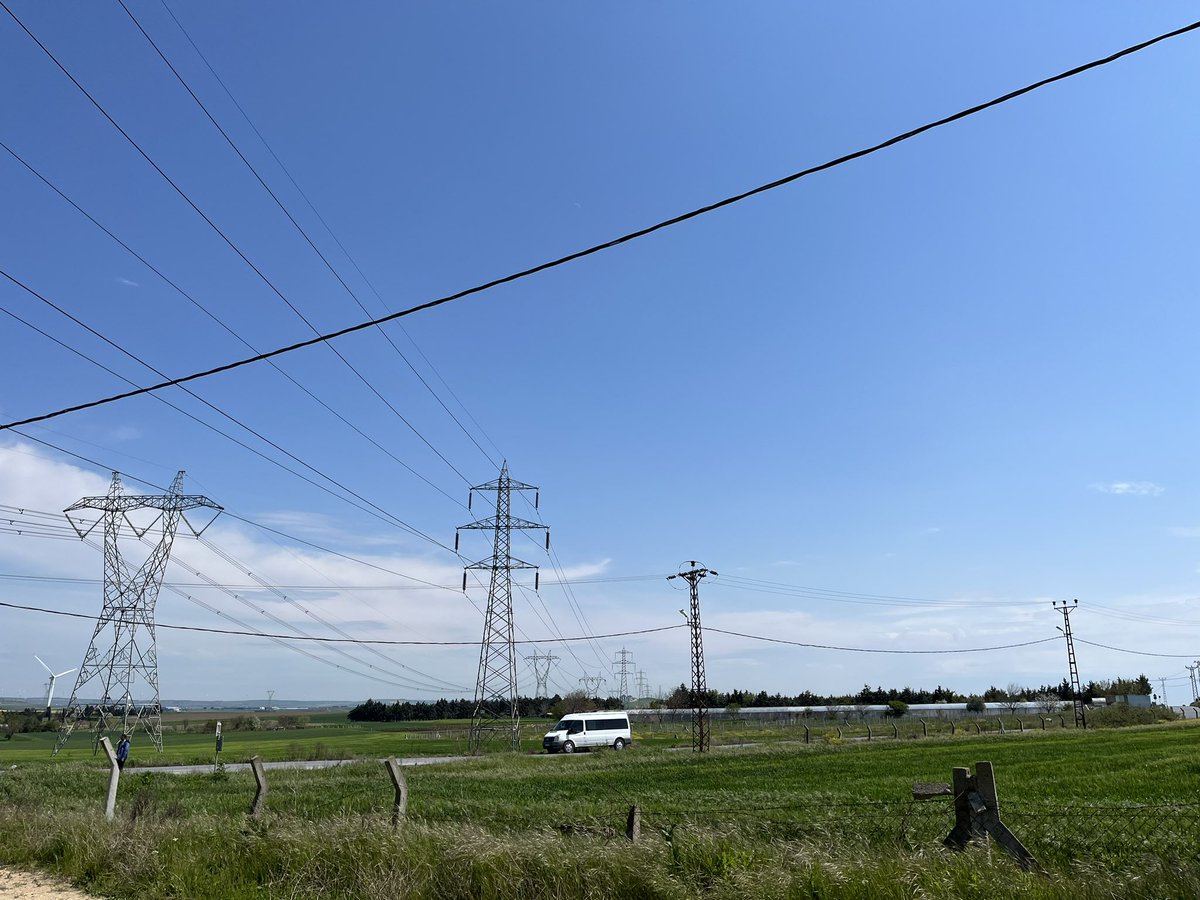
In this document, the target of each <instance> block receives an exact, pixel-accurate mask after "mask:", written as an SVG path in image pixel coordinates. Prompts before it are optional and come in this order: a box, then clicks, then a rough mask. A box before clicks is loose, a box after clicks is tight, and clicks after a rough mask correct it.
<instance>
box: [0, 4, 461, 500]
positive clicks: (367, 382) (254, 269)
mask: <svg viewBox="0 0 1200 900" xmlns="http://www.w3.org/2000/svg"><path fill="white" fill-rule="evenodd" d="M0 7H2V8H3V9H4V11H5V12H6V13H8V15H9V17H10V18H11V19H12V20H13V21H14V22H16V23H17V25H18V26H19V27H20V29H21V30H22V31H24V32H25V34H26V35H28V36H29V38H30V40H32V41H33V42H34V43H35V44H37V46H38V48H39V49H41V51H42V52H43V53H44V54H45V55H46V57H47V58H48V59H49V60H50V61H51V62H52V63H54V65H55V66H57V67H58V69H59V70H60V71H61V72H62V73H63V74H64V75H66V76H67V78H68V79H69V80H70V82H71V83H72V84H73V85H75V87H76V88H78V89H79V91H80V93H82V94H83V95H84V97H86V98H87V99H88V101H89V102H90V103H91V104H92V106H93V107H95V108H96V110H97V112H99V113H100V114H101V115H102V116H103V117H104V118H105V119H106V120H107V121H108V123H109V124H110V125H112V126H113V128H115V129H116V130H117V131H118V132H119V133H120V135H121V137H123V138H125V140H126V141H127V142H128V143H129V145H130V146H132V147H133V149H134V150H136V151H137V152H138V155H140V156H141V157H142V159H144V160H145V161H146V162H147V163H149V164H150V167H151V168H153V169H154V171H155V172H157V173H158V174H159V175H160V176H162V178H163V180H164V181H166V183H167V184H168V185H170V186H171V188H172V190H174V191H175V193H176V194H178V195H179V196H180V198H182V199H183V201H184V202H185V203H187V205H188V206H190V207H191V208H192V210H193V211H194V212H195V213H196V214H197V215H198V216H200V218H201V219H203V220H204V222H205V224H206V225H208V226H209V228H211V229H212V230H213V231H214V232H215V233H216V234H217V236H218V237H220V238H221V240H222V241H224V242H225V244H226V245H227V246H228V247H229V249H230V250H232V251H233V252H234V253H236V254H237V256H238V258H239V259H241V260H242V262H244V263H245V264H246V265H247V266H248V267H249V268H250V270H251V271H252V272H254V274H255V275H257V276H258V278H259V280H260V281H262V282H263V284H265V285H266V286H267V287H268V288H270V289H271V292H272V293H274V294H275V295H276V296H277V297H278V298H279V299H280V300H282V301H283V303H284V305H286V306H287V307H288V309H290V310H291V311H292V312H293V313H294V314H295V315H296V316H297V317H298V318H299V319H300V321H302V322H303V323H304V324H305V325H306V326H307V327H308V329H309V330H310V331H311V332H312V333H313V334H314V335H319V334H320V332H319V331H318V330H317V328H316V326H315V325H313V324H312V322H311V321H309V319H308V318H307V317H306V316H305V315H304V313H302V312H301V311H300V309H299V308H298V307H297V306H296V305H295V304H294V303H292V301H291V300H289V299H288V298H287V296H286V295H285V294H284V293H283V292H282V291H281V290H280V289H279V288H278V287H277V286H276V285H275V283H274V282H273V281H271V279H270V278H268V277H267V275H266V273H265V272H263V271H262V269H260V268H259V267H258V266H257V265H255V264H254V262H253V261H252V260H251V259H250V257H249V256H247V255H246V253H245V252H244V251H243V250H242V249H241V247H239V246H238V245H237V244H236V243H235V242H234V241H233V240H232V239H231V238H230V237H229V236H228V235H227V234H226V233H225V232H224V231H223V230H222V229H221V227H220V226H219V225H217V223H216V222H215V221H213V219H212V218H211V217H210V216H209V215H208V214H207V213H206V212H205V211H204V210H203V209H201V208H200V206H199V205H198V204H197V203H196V201H195V200H193V199H192V198H191V196H190V195H189V194H188V193H187V192H186V191H185V190H183V188H181V187H180V186H179V185H178V184H177V183H176V182H175V180H174V179H173V178H171V176H170V175H168V174H167V172H166V170H164V169H163V168H162V166H160V165H159V164H158V163H157V162H155V160H154V158H153V157H151V156H150V154H148V153H147V152H146V151H145V150H144V149H143V148H142V146H141V145H140V144H139V143H138V142H137V141H135V140H134V139H133V136H132V135H130V134H129V132H127V131H126V130H125V129H124V128H122V127H121V124H120V123H119V122H117V120H116V119H114V118H113V116H112V115H111V114H110V113H109V112H108V110H107V109H105V108H104V106H103V105H102V104H101V103H100V102H99V101H98V100H97V99H96V98H95V97H93V96H92V94H91V92H90V91H88V89H87V88H85V87H84V86H83V84H82V83H81V82H80V81H79V79H77V78H76V77H75V76H74V75H72V74H71V71H70V70H69V69H68V68H67V67H66V66H65V65H63V63H62V62H61V61H60V60H59V59H58V57H56V56H55V55H54V54H53V53H52V52H51V51H50V48H49V47H47V46H46V45H45V44H44V43H43V42H42V41H41V40H40V39H39V38H38V36H37V35H35V34H34V33H33V32H32V31H30V30H29V28H28V26H26V25H25V23H24V22H22V21H21V19H20V18H19V17H18V16H17V15H16V13H14V12H13V11H12V10H11V9H9V7H8V6H7V4H5V3H4V2H3V0H0ZM135 21H136V20H135ZM139 27H140V26H139ZM147 37H149V36H147ZM151 43H152V44H153V42H151ZM156 49H157V48H156ZM235 149H236V148H235ZM247 165H249V163H247ZM252 171H253V169H252ZM256 174H257V173H256ZM264 186H265V185H264ZM314 249H315V247H314ZM335 274H336V273H335ZM316 343H325V344H326V346H328V347H329V349H330V351H332V353H333V354H334V355H335V356H336V357H337V358H338V359H339V360H340V361H341V362H342V364H343V365H345V366H346V368H347V369H349V370H350V371H351V372H352V373H353V374H354V375H355V377H357V378H358V380H359V381H361V382H362V383H363V385H364V386H366V388H367V389H368V390H369V391H370V392H371V393H373V394H374V395H375V396H376V397H377V398H378V399H379V400H380V402H382V403H383V404H384V406H386V407H387V408H388V409H389V410H391V412H392V413H393V415H395V416H396V417H397V418H398V419H399V420H400V421H401V422H403V423H404V424H405V425H406V426H407V427H408V428H409V430H411V431H412V432H413V434H415V435H416V436H417V437H418V438H420V439H421V441H423V442H424V443H425V445H426V446H428V447H429V449H430V450H432V451H433V452H434V453H435V454H436V455H437V456H438V457H439V458H440V459H441V460H442V461H443V462H444V463H446V465H447V466H449V467H450V468H451V469H452V470H453V471H454V473H455V474H456V475H458V476H459V478H461V479H462V480H463V481H464V482H467V478H466V476H465V475H463V474H462V473H461V472H459V470H458V469H457V468H455V466H454V464H453V463H451V462H450V461H449V460H448V459H446V457H445V456H443V455H442V453H441V451H439V450H438V449H437V448H436V447H435V446H433V444H432V443H430V442H429V440H428V439H427V438H426V437H425V436H424V435H423V434H421V432H420V431H419V430H417V428H416V427H415V426H414V425H413V424H412V423H411V422H409V421H408V419H406V418H405V417H404V415H403V414H402V413H401V412H400V410H398V409H397V408H396V407H395V405H393V404H392V402H391V401H390V400H388V399H387V398H386V397H385V396H384V395H383V393H382V392H380V390H379V389H378V388H377V387H375V385H374V384H373V383H372V382H371V380H370V379H368V378H367V377H366V376H365V375H363V374H362V373H361V372H360V371H359V370H358V369H357V368H355V366H354V365H353V363H351V362H350V360H349V359H347V358H346V356H345V355H344V354H343V353H342V352H341V351H340V350H338V348H337V347H335V346H333V345H332V344H329V343H328V342H326V341H324V340H323V339H318V340H317V341H316ZM468 483H469V482H468Z"/></svg>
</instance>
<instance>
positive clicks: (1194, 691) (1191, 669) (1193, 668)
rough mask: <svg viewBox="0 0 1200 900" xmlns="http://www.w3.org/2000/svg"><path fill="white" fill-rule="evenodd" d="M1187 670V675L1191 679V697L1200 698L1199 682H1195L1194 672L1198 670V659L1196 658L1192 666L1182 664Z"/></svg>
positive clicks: (1199, 660)
mask: <svg viewBox="0 0 1200 900" xmlns="http://www.w3.org/2000/svg"><path fill="white" fill-rule="evenodd" d="M1184 668H1185V669H1187V670H1188V677H1189V678H1191V680H1192V699H1193V700H1196V699H1200V684H1197V683H1196V672H1197V670H1200V659H1198V660H1196V664H1195V665H1194V666H1184Z"/></svg>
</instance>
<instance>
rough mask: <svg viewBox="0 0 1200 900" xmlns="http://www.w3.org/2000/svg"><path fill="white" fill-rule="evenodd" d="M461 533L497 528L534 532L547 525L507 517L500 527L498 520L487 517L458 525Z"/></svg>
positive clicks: (493, 517)
mask: <svg viewBox="0 0 1200 900" xmlns="http://www.w3.org/2000/svg"><path fill="white" fill-rule="evenodd" d="M458 527H459V529H460V530H461V531H467V530H472V529H473V530H476V531H493V530H495V529H496V528H498V527H504V528H511V529H512V530H513V531H536V530H538V529H542V528H549V527H550V526H548V525H541V524H539V523H538V522H530V521H529V520H528V519H518V518H517V517H516V516H509V517H508V520H507V522H506V523H505V524H504V525H503V526H501V525H500V522H499V520H498V519H497V518H496V517H495V516H488V517H487V518H486V519H479V520H478V521H476V522H472V523H470V524H469V525H459V526H458Z"/></svg>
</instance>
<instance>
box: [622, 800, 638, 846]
mask: <svg viewBox="0 0 1200 900" xmlns="http://www.w3.org/2000/svg"><path fill="white" fill-rule="evenodd" d="M641 836H642V808H641V807H640V806H638V805H637V804H636V803H635V804H634V805H633V806H631V807H629V818H628V819H626V820H625V837H627V838H629V842H630V843H631V844H636V843H637V842H638V838H640V837H641Z"/></svg>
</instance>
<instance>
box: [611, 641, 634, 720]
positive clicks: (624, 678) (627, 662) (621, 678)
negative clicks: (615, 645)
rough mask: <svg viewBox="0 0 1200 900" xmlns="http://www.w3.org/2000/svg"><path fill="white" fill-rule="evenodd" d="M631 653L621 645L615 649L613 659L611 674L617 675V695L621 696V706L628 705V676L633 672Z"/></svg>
mask: <svg viewBox="0 0 1200 900" xmlns="http://www.w3.org/2000/svg"><path fill="white" fill-rule="evenodd" d="M633 671H634V666H633V654H632V653H630V652H629V651H628V650H626V649H625V648H624V647H622V648H621V649H620V650H618V651H617V654H616V659H614V660H613V674H614V675H616V676H617V680H618V683H619V684H620V688H619V689H618V692H617V696H618V697H620V698H621V706H623V707H625V706H628V705H629V676H630V675H632V674H633Z"/></svg>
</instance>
